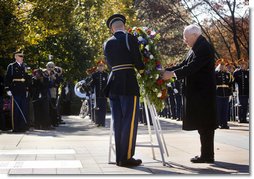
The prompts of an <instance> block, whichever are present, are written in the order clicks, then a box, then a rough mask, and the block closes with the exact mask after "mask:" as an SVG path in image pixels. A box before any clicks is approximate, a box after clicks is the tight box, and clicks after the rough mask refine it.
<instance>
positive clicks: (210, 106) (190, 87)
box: [163, 25, 218, 163]
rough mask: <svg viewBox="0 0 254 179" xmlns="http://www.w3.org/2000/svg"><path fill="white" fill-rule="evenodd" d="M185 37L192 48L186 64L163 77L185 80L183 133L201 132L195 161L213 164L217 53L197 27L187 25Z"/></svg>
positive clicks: (185, 40) (168, 70)
mask: <svg viewBox="0 0 254 179" xmlns="http://www.w3.org/2000/svg"><path fill="white" fill-rule="evenodd" d="M183 38H184V42H185V43H186V44H187V45H188V46H189V47H191V49H190V51H189V53H188V55H187V57H186V59H185V60H184V61H183V62H182V63H180V64H179V65H176V66H174V67H171V68H168V69H166V71H165V72H164V73H163V78H164V80H168V79H171V78H172V77H176V78H177V79H184V94H183V97H184V112H183V113H184V114H183V130H198V133H199V135H200V142H201V156H196V157H194V158H192V159H191V162H193V163H213V162H214V131H215V129H216V128H217V127H218V121H217V119H216V86H215V85H216V84H215V70H214V63H215V62H214V50H213V48H212V46H211V45H210V44H209V43H208V41H207V40H206V39H205V38H204V37H203V36H202V35H201V29H200V27H198V26H197V25H189V26H187V27H186V28H185V29H184V32H183Z"/></svg>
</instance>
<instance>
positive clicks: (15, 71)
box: [0, 51, 70, 132]
mask: <svg viewBox="0 0 254 179" xmlns="http://www.w3.org/2000/svg"><path fill="white" fill-rule="evenodd" d="M14 59H15V62H13V63H10V64H9V65H8V67H7V70H6V72H5V71H4V69H2V68H1V70H0V72H1V73H0V80H1V81H0V84H1V90H0V108H1V116H0V117H1V123H0V126H1V130H3V131H6V130H12V132H25V131H27V130H29V129H30V128H31V127H34V128H35V129H43V130H46V129H47V130H49V129H54V128H55V127H57V126H58V125H59V124H64V121H63V120H62V119H61V109H60V103H61V99H67V98H66V96H67V95H69V94H70V90H68V91H66V90H67V87H68V86H67V85H68V84H67V83H66V82H64V80H63V69H62V68H61V67H58V66H56V65H55V64H54V62H52V61H50V62H48V63H47V64H46V67H45V68H38V69H34V70H33V71H32V72H31V73H29V71H31V69H30V68H29V67H28V66H27V65H26V63H24V54H23V52H21V51H17V52H15V53H14ZM60 87H61V88H60ZM6 94H7V95H6ZM65 105H66V104H65ZM66 109H67V108H66Z"/></svg>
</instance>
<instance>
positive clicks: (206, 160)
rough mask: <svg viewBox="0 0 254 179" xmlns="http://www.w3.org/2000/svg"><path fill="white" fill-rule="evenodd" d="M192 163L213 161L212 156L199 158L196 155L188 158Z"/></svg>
mask: <svg viewBox="0 0 254 179" xmlns="http://www.w3.org/2000/svg"><path fill="white" fill-rule="evenodd" d="M190 161H191V162H192V163H214V159H213V158H201V157H199V156H196V157H194V158H192V159H191V160H190Z"/></svg>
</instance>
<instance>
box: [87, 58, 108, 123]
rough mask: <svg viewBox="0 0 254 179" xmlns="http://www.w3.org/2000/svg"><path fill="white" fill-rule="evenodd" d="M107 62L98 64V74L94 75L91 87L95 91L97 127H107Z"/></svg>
mask: <svg viewBox="0 0 254 179" xmlns="http://www.w3.org/2000/svg"><path fill="white" fill-rule="evenodd" d="M104 70H105V62H104V61H102V60H100V61H99V62H97V72H95V73H93V74H92V79H93V81H92V84H91V87H92V89H94V91H95V95H96V98H95V100H96V101H95V106H94V108H95V123H96V124H97V127H99V126H103V127H105V118H106V112H107V98H106V96H105V94H104V91H103V90H104V88H105V87H106V84H107V81H108V73H106V72H105V71H104Z"/></svg>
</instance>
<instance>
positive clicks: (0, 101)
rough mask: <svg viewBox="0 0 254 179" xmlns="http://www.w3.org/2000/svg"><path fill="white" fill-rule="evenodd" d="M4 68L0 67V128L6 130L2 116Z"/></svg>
mask: <svg viewBox="0 0 254 179" xmlns="http://www.w3.org/2000/svg"><path fill="white" fill-rule="evenodd" d="M3 108H4V70H3V69H2V67H0V130H3V131H4V130H6V121H5V116H4V110H3Z"/></svg>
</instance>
